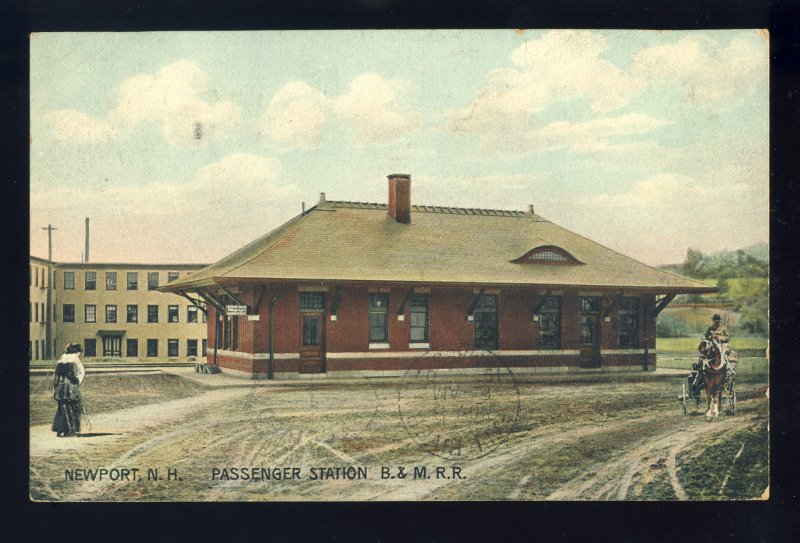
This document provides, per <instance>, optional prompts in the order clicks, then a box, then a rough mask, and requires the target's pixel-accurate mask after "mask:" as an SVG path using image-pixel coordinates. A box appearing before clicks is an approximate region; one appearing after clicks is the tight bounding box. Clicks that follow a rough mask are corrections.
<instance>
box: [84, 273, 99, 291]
mask: <svg viewBox="0 0 800 543" xmlns="http://www.w3.org/2000/svg"><path fill="white" fill-rule="evenodd" d="M83 277H84V283H83V288H84V289H85V290H97V272H93V271H87V272H86V273H85V274H84V276H83Z"/></svg>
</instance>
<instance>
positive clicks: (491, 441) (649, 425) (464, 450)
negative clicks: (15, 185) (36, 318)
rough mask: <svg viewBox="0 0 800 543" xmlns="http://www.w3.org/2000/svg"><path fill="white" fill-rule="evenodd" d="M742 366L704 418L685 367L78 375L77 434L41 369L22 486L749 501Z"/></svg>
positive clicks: (266, 496) (753, 433) (52, 493)
mask: <svg viewBox="0 0 800 543" xmlns="http://www.w3.org/2000/svg"><path fill="white" fill-rule="evenodd" d="M687 360H688V359H687ZM743 362H745V361H744V360H743ZM675 365H676V366H677V367H687V366H688V362H686V363H680V364H678V363H675ZM746 366H747V367H748V368H751V369H752V371H750V370H748V371H746V372H743V373H742V375H741V376H740V377H739V379H738V380H737V391H738V396H739V404H738V409H737V413H736V414H735V415H726V414H724V413H723V414H722V416H721V417H720V419H719V420H716V421H713V422H706V421H705V419H704V417H703V414H704V413H705V399H703V403H702V405H701V406H700V408H699V409H698V410H697V411H696V412H692V411H691V410H690V413H689V414H688V415H684V414H683V412H682V410H681V408H680V405H679V402H678V400H677V397H678V394H679V393H680V388H681V382H682V378H681V377H680V376H676V375H674V374H672V375H670V374H668V373H667V371H666V370H665V371H664V374H660V373H659V372H655V373H653V372H650V373H647V374H642V375H638V374H630V373H627V374H625V375H615V374H613V373H599V374H583V375H581V376H580V377H579V378H578V377H575V376H573V375H571V374H563V375H553V376H549V377H543V376H530V375H525V374H519V375H514V374H512V373H511V372H509V371H507V370H506V371H499V372H487V373H486V374H484V375H471V376H465V375H461V376H458V375H449V374H448V375H445V374H444V373H443V372H440V373H436V372H426V371H422V372H414V371H409V372H407V373H406V376H405V377H404V378H395V379H388V378H382V379H360V380H348V381H339V380H333V379H331V380H327V379H313V380H302V381H292V382H277V383H276V382H269V383H265V382H253V381H247V380H237V379H234V378H231V377H228V376H224V375H222V376H220V375H199V374H194V373H193V372H192V370H191V368H172V369H169V370H164V371H163V372H151V373H146V374H141V373H115V374H113V375H109V374H92V373H89V374H88V375H87V378H86V382H85V385H84V387H83V392H84V397H85V404H86V408H87V410H88V413H89V417H90V418H91V422H92V430H91V431H90V430H89V429H88V426H87V422H86V419H85V418H84V421H83V424H84V426H83V432H84V434H85V435H84V436H83V437H77V438H56V437H55V435H54V434H53V433H52V432H51V431H50V428H49V423H50V421H51V420H52V416H53V412H54V410H55V402H53V401H52V400H51V399H50V389H49V387H50V377H49V376H45V375H42V376H36V375H34V376H32V377H31V449H30V453H31V456H30V477H31V482H30V493H31V498H32V499H34V500H38V501H273V500H292V501H319V500H326V501H341V500H368V501H369V500H687V499H688V500H709V499H711V500H716V499H757V498H759V497H761V496H762V495H763V494H764V492H765V491H766V490H767V485H768V469H769V468H768V457H769V454H768V434H767V422H768V404H769V402H768V399H767V397H766V396H765V393H766V391H767V386H768V379H767V371H766V369H767V362H766V359H763V358H761V359H746ZM221 378H222V379H221ZM222 383H224V385H223V386H219V385H220V384H222ZM401 468H402V469H401ZM86 479H90V480H86ZM91 479H94V480H91Z"/></svg>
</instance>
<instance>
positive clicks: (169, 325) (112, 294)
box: [30, 257, 206, 360]
mask: <svg viewBox="0 0 800 543" xmlns="http://www.w3.org/2000/svg"><path fill="white" fill-rule="evenodd" d="M30 266H31V294H30V302H31V318H30V323H31V324H30V327H31V330H30V357H31V358H32V359H34V360H38V359H45V358H47V359H50V358H57V357H58V356H59V355H60V354H61V352H62V351H63V346H64V345H65V344H67V343H80V344H81V345H82V346H83V354H82V356H83V357H84V358H92V357H113V358H133V359H139V358H142V359H145V358H154V359H170V358H171V359H183V360H185V359H188V358H189V357H200V356H204V354H205V349H206V324H205V319H206V316H205V313H203V312H202V311H200V310H198V307H197V306H196V305H194V304H193V303H190V302H188V301H187V300H186V298H184V297H182V296H178V295H175V294H165V293H163V292H160V291H159V290H158V287H159V286H160V285H162V284H163V283H165V282H167V281H174V280H178V279H181V278H183V277H186V276H187V275H189V274H191V273H192V272H195V271H197V270H199V269H201V268H203V267H204V265H202V264H123V263H113V264H112V263H95V262H83V263H55V262H54V263H49V262H48V261H47V260H44V259H41V258H37V257H31V258H30ZM48 269H50V270H51V273H47V270H48ZM47 281H52V283H51V285H50V287H51V297H52V302H51V307H50V308H48V307H46V302H45V300H46V291H47V283H46V282H47ZM48 322H49V324H50V336H51V337H50V338H49V343H48V338H47V331H46V328H47V324H48ZM48 344H49V346H50V350H48V349H47V346H48Z"/></svg>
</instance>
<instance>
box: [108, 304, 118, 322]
mask: <svg viewBox="0 0 800 543" xmlns="http://www.w3.org/2000/svg"><path fill="white" fill-rule="evenodd" d="M106 322H117V306H115V305H107V306H106Z"/></svg>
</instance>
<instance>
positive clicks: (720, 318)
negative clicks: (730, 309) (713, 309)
mask: <svg viewBox="0 0 800 543" xmlns="http://www.w3.org/2000/svg"><path fill="white" fill-rule="evenodd" d="M711 320H713V321H721V320H722V317H720V316H719V313H714V316H713V317H711Z"/></svg>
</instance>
